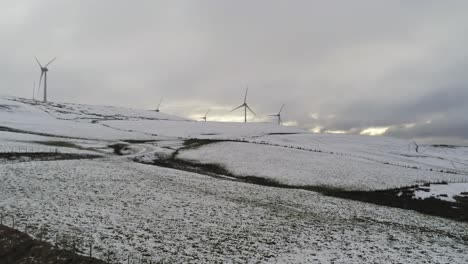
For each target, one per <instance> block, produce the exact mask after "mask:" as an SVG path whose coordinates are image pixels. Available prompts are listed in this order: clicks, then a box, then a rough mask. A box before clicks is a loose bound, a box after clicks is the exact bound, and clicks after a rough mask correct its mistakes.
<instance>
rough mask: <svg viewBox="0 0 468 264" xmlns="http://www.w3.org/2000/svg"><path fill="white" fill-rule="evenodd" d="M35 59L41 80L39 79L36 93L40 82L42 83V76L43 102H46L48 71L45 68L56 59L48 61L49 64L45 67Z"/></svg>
mask: <svg viewBox="0 0 468 264" xmlns="http://www.w3.org/2000/svg"><path fill="white" fill-rule="evenodd" d="M34 58H36V61H37V64H38V65H39V67H40V68H41V78H39V88H38V91H39V89H41V82H42V76H44V102H47V72H48V71H49V69H48V68H47V66H49V65H50V64H51V63H52V62H54V61H55V60H56V59H57V57H55V58H53V59H52V60H51V61H49V63H47V64H46V65H45V66H42V64H41V63H40V62H39V60H38V59H37V57H34Z"/></svg>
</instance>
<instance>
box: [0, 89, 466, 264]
mask: <svg viewBox="0 0 468 264" xmlns="http://www.w3.org/2000/svg"><path fill="white" fill-rule="evenodd" d="M189 138H199V139H217V140H219V139H224V140H236V141H242V142H234V141H229V142H218V143H210V144H207V145H202V146H199V147H197V148H187V149H186V148H185V145H184V140H185V139H189ZM123 140H126V142H122V141H123ZM115 143H119V144H127V145H128V147H127V152H126V154H128V155H126V156H116V155H114V154H113V153H112V152H113V150H112V149H111V148H109V146H110V145H112V144H115ZM55 149H58V150H59V152H61V153H85V154H100V155H102V158H99V159H94V160H67V161H64V160H61V161H37V160H36V161H27V160H25V162H10V161H8V160H6V161H3V162H1V163H0V182H1V184H0V212H3V213H4V214H5V213H6V214H15V215H17V219H18V222H17V226H18V227H19V228H22V227H24V225H25V224H26V223H28V224H29V225H30V226H31V228H34V227H38V226H39V225H41V224H47V225H48V227H49V229H50V232H49V236H48V239H49V240H53V235H54V234H55V233H57V232H58V233H60V234H64V233H70V234H74V235H75V236H78V237H82V238H84V239H85V241H89V240H92V241H93V245H95V252H96V253H97V254H98V256H100V257H103V256H104V253H106V251H107V250H108V249H110V250H112V251H115V252H117V257H118V258H119V260H120V261H122V260H126V257H127V255H128V254H131V255H132V256H138V257H139V256H141V254H145V255H148V256H150V258H152V259H153V260H154V261H156V260H161V259H165V260H167V262H170V263H174V262H179V263H181V262H183V263H254V262H255V263H257V262H259V263H332V262H334V263H399V262H400V263H466V262H467V261H468V257H467V256H466V254H465V251H466V248H467V244H466V241H467V238H468V231H467V230H468V224H466V223H460V222H455V221H451V220H447V219H442V218H438V217H433V216H427V215H422V214H419V213H416V212H413V211H407V210H400V209H394V208H388V207H382V206H377V205H371V204H366V203H361V202H355V201H350V200H344V199H337V198H331V197H327V196H323V195H321V194H318V193H315V192H311V191H304V190H296V189H281V188H272V187H265V186H260V185H252V184H248V183H241V182H235V181H228V180H223V179H219V178H211V177H208V176H203V175H200V174H194V173H189V172H184V171H179V170H172V169H166V168H161V167H157V166H152V165H144V164H138V163H135V162H133V161H132V160H131V158H134V157H140V156H144V157H145V158H147V159H148V161H151V159H152V158H153V159H154V158H156V157H158V156H159V157H162V156H165V157H168V156H170V155H171V154H175V153H178V155H177V158H180V159H191V160H195V161H197V162H207V163H217V164H220V165H223V166H225V167H226V168H227V169H228V170H230V171H232V172H233V173H235V174H239V175H252V176H257V177H265V178H270V179H274V180H277V181H279V182H282V183H285V184H291V185H329V186H335V187H343V188H348V189H379V188H388V187H395V186H399V185H409V184H413V183H422V182H430V181H442V180H444V181H466V179H467V174H468V165H467V164H468V148H462V147H460V148H458V147H444V146H438V147H434V146H424V145H423V146H417V145H416V144H415V143H414V142H412V141H407V140H401V139H393V138H385V137H368V136H353V135H326V134H313V133H308V132H307V131H304V130H301V129H298V128H293V127H283V126H278V125H275V124H268V123H248V124H244V123H217V122H196V121H191V120H186V119H184V118H180V117H176V116H172V115H168V114H164V113H157V112H154V111H148V110H137V109H126V108H118V107H107V106H89V105H79V104H66V103H47V104H45V103H38V102H34V101H31V100H27V99H20V98H15V97H0V153H2V152H10V151H15V150H18V152H21V151H26V152H31V150H32V152H34V151H45V152H47V151H55ZM177 150H179V151H178V152H176V151H177ZM441 171H442V172H441ZM448 186H455V185H448ZM451 190H457V191H460V190H462V188H459V186H458V185H457V187H456V188H454V189H451ZM463 190H464V189H463ZM431 192H432V190H431ZM436 192H437V190H435V189H434V191H433V193H436ZM444 192H448V191H447V190H444ZM453 195H456V192H454V193H453ZM451 197H453V196H451ZM20 216H22V217H20Z"/></svg>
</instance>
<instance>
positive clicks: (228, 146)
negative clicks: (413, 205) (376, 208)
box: [177, 142, 468, 190]
mask: <svg viewBox="0 0 468 264" xmlns="http://www.w3.org/2000/svg"><path fill="white" fill-rule="evenodd" d="M177 157H178V158H181V159H186V160H192V161H197V162H201V163H215V164H220V165H222V166H223V167H225V168H226V169H228V170H229V171H231V172H233V173H234V174H236V175H239V176H259V177H263V178H268V179H273V180H276V181H278V182H280V183H283V184H288V185H321V186H332V187H339V188H345V189H353V190H372V189H388V188H393V187H399V186H408V185H413V184H421V183H425V182H434V181H440V180H446V181H468V176H466V175H456V174H448V173H441V172H435V171H430V170H422V169H413V168H406V167H401V166H395V165H391V164H385V163H383V162H377V161H373V160H369V159H364V158H359V157H355V156H349V155H341V154H340V153H333V154H330V153H324V152H311V151H304V150H298V149H289V148H284V147H278V146H268V145H253V144H248V143H237V142H220V143H212V144H208V145H205V146H202V147H200V148H196V149H189V150H185V151H182V152H180V153H179V155H178V156H177Z"/></svg>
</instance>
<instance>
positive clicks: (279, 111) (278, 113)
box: [278, 104, 284, 114]
mask: <svg viewBox="0 0 468 264" xmlns="http://www.w3.org/2000/svg"><path fill="white" fill-rule="evenodd" d="M283 107H284V104H283V105H282V106H281V109H280V111H279V113H278V114H281V111H283Z"/></svg>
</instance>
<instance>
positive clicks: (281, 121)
mask: <svg viewBox="0 0 468 264" xmlns="http://www.w3.org/2000/svg"><path fill="white" fill-rule="evenodd" d="M278 122H279V124H280V125H282V124H283V120H281V116H278Z"/></svg>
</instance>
